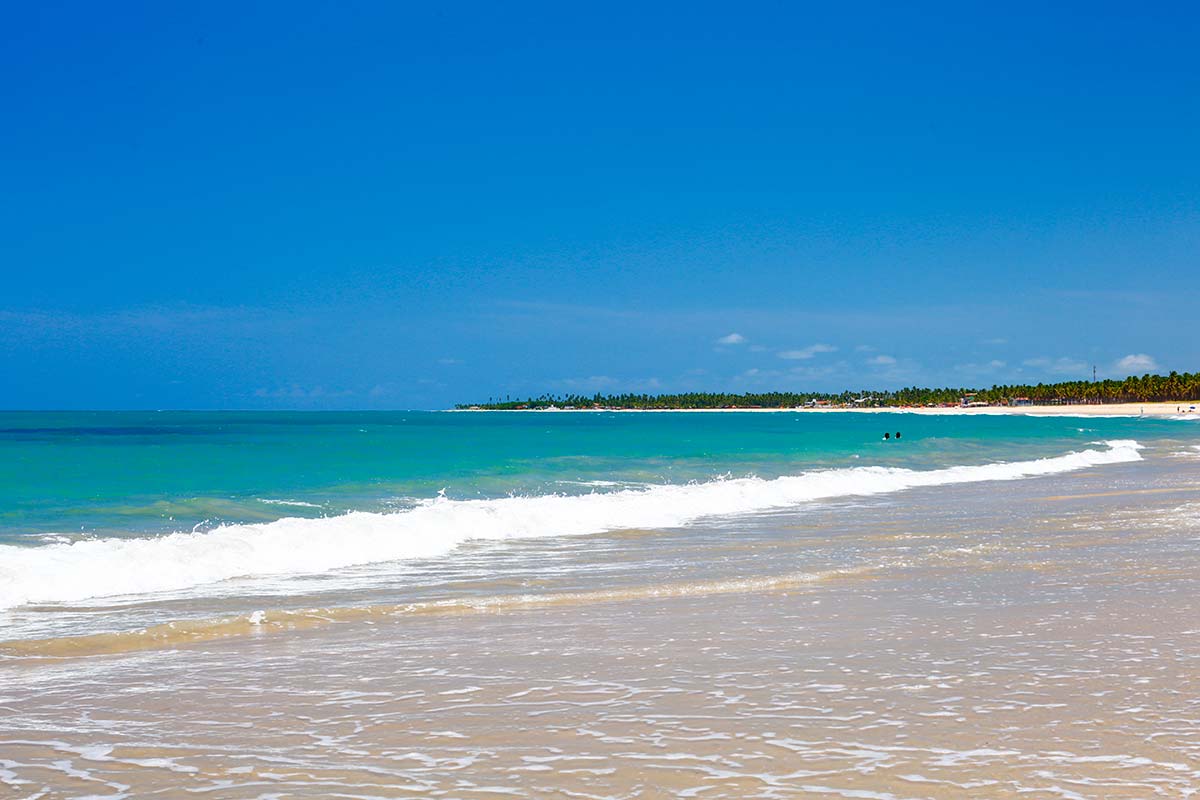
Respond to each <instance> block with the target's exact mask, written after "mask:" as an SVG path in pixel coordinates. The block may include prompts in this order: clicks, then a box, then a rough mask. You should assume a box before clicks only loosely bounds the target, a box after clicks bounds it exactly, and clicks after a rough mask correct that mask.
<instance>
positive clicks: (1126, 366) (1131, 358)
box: [1113, 353, 1158, 375]
mask: <svg viewBox="0 0 1200 800" xmlns="http://www.w3.org/2000/svg"><path fill="white" fill-rule="evenodd" d="M1113 366H1114V367H1116V369H1117V371H1118V372H1123V373H1125V374H1127V375H1128V374H1130V373H1135V372H1154V371H1155V370H1157V369H1158V362H1157V361H1155V360H1154V358H1153V356H1148V355H1146V354H1145V353H1130V354H1129V355H1127V356H1125V357H1124V358H1122V359H1118V360H1117V363H1116V364H1114V365H1113Z"/></svg>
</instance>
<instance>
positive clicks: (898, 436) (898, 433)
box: [896, 431, 900, 439]
mask: <svg viewBox="0 0 1200 800" xmlns="http://www.w3.org/2000/svg"><path fill="white" fill-rule="evenodd" d="M896 438H897V439H899V438H900V431H896Z"/></svg>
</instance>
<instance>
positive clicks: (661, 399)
mask: <svg viewBox="0 0 1200 800" xmlns="http://www.w3.org/2000/svg"><path fill="white" fill-rule="evenodd" d="M964 398H965V399H967V400H970V401H973V402H977V403H987V404H988V405H1011V404H1014V403H1023V402H1029V403H1031V404H1034V405H1050V404H1060V403H1151V402H1168V403H1175V402H1187V401H1193V400H1200V372H1191V373H1189V372H1172V373H1170V374H1169V375H1142V376H1141V377H1138V376H1136V375H1131V376H1129V377H1128V378H1125V379H1124V380H1112V379H1109V380H1102V381H1064V382H1062V383H1038V384H1004V385H995V386H992V387H991V388H990V389H971V388H967V387H959V388H953V387H945V388H940V389H931V388H923V387H917V386H912V387H908V388H904V389H894V390H868V389H863V390H860V391H857V392H852V391H844V392H837V393H829V392H746V393H741V394H737V393H730V392H685V393H681V394H634V393H624V394H600V393H599V392H597V393H596V394H592V395H582V394H563V395H558V394H542V395H540V396H538V397H528V398H526V399H524V400H520V399H512V398H505V399H504V400H502V401H501V400H496V399H489V401H488V402H486V403H459V404H458V405H456V406H455V408H459V409H468V408H481V409H488V410H498V411H502V410H516V409H527V408H529V409H537V408H550V407H556V408H597V407H599V408H620V409H660V410H661V409H704V408H795V407H797V406H803V405H812V404H822V405H824V404H828V405H834V406H857V407H869V408H886V407H894V406H930V405H932V406H946V405H959V404H960V403H962V402H963V401H964Z"/></svg>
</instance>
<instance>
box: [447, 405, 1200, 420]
mask: <svg viewBox="0 0 1200 800" xmlns="http://www.w3.org/2000/svg"><path fill="white" fill-rule="evenodd" d="M1193 405H1196V406H1197V407H1198V408H1200V403H1194V402H1193V401H1190V400H1189V401H1185V402H1179V403H1087V404H1084V403H1080V404H1077V405H1055V406H1049V405H1047V406H1033V405H1030V406H937V407H932V408H931V407H928V406H885V407H873V408H841V407H836V408H828V407H827V408H512V409H495V408H458V409H450V410H452V411H464V412H497V413H510V412H511V413H521V414H580V413H584V414H588V413H590V414H598V413H606V412H607V413H613V414H780V413H793V414H843V413H844V414H925V415H930V416H955V415H982V416H1029V417H1156V418H1160V419H1165V418H1173V417H1181V418H1191V417H1195V418H1197V419H1200V411H1196V412H1188V411H1187V409H1188V408H1189V407H1191V406H1193Z"/></svg>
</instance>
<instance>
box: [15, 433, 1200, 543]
mask: <svg viewBox="0 0 1200 800" xmlns="http://www.w3.org/2000/svg"><path fill="white" fill-rule="evenodd" d="M1194 427H1195V426H1193V425H1190V424H1189V423H1184V422H1178V421H1173V420H1151V419H1129V418H1123V419H1111V418H1074V417H1068V418H1051V417H1011V416H1009V417H990V416H923V415H915V414H827V413H822V414H809V413H707V414H706V413H677V414H673V413H652V414H649V413H647V414H636V413H634V414H631V413H519V412H518V413H445V412H365V413H305V412H284V413H254V412H235V413H198V412H195V413H194V412H157V413H155V412H94V413H75V412H72V413H43V412H19V413H0V542H3V543H7V544H23V545H33V546H36V545H39V544H44V543H46V542H50V541H62V537H64V536H65V537H67V538H69V539H70V538H77V537H85V538H92V537H98V536H99V537H110V536H128V535H138V536H144V535H147V534H164V533H170V532H173V531H191V530H207V529H209V528H212V527H216V526H219V525H222V524H230V523H249V522H265V521H271V520H276V519H280V518H282V517H296V516H299V517H320V516H332V515H338V514H342V513H344V512H347V511H351V510H362V511H387V510H394V509H402V508H408V507H411V506H412V505H413V504H414V503H415V502H417V501H419V500H421V499H427V498H432V497H435V496H436V495H437V493H438V492H439V491H441V490H444V492H445V496H446V497H449V498H453V499H469V498H497V497H505V496H509V495H520V496H537V495H546V494H556V493H560V494H561V493H566V494H577V493H584V492H593V491H608V490H612V489H617V488H621V487H622V486H629V485H631V484H632V485H642V484H664V483H675V484H678V483H687V482H689V481H706V480H711V479H713V478H717V477H720V476H733V477H741V476H746V475H756V476H760V477H764V478H772V477H776V476H780V475H790V474H796V473H799V472H803V471H806V470H811V469H815V468H840V467H854V466H866V465H882V466H899V467H907V468H910V469H931V468H938V467H946V466H951V465H959V464H984V463H991V462H995V461H1024V460H1029V459H1035V458H1043V457H1049V456H1056V455H1061V454H1062V453H1065V452H1068V451H1072V450H1079V449H1081V448H1084V447H1087V446H1088V443H1089V442H1096V441H1098V440H1111V439H1137V440H1139V441H1145V440H1153V439H1162V438H1170V437H1176V438H1182V437H1189V436H1194V433H1193V431H1192V430H1191V429H1192V428H1194ZM885 431H888V432H891V433H894V432H895V431H900V432H902V433H903V438H902V439H901V440H899V441H895V440H892V441H887V442H884V441H882V434H883V433H884V432H885ZM51 534H53V536H51Z"/></svg>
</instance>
